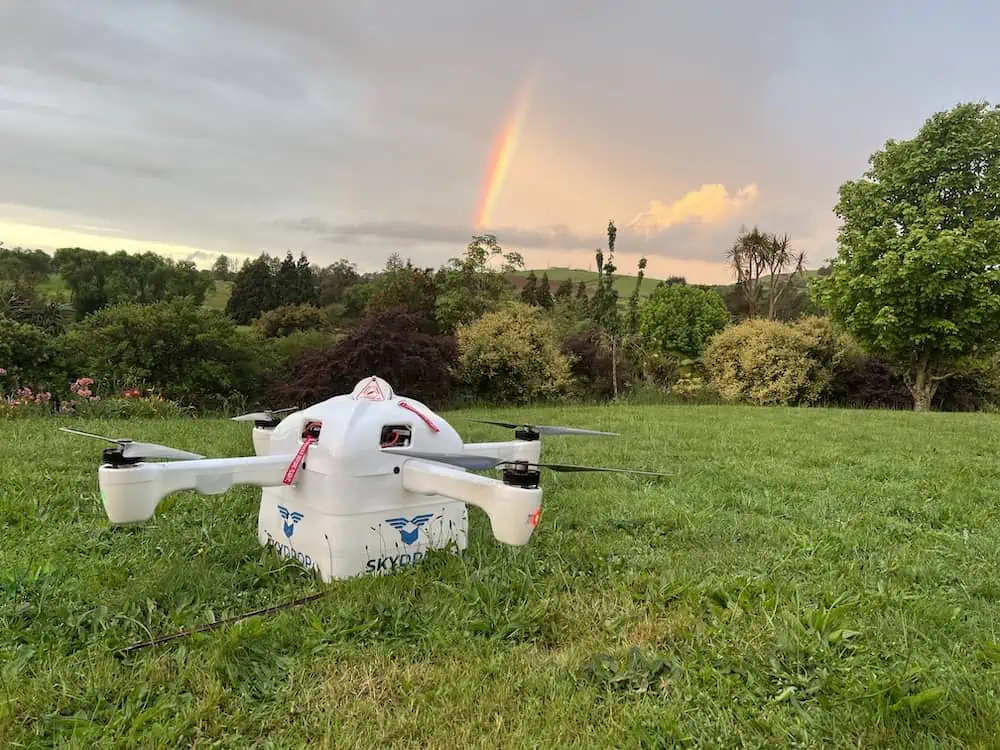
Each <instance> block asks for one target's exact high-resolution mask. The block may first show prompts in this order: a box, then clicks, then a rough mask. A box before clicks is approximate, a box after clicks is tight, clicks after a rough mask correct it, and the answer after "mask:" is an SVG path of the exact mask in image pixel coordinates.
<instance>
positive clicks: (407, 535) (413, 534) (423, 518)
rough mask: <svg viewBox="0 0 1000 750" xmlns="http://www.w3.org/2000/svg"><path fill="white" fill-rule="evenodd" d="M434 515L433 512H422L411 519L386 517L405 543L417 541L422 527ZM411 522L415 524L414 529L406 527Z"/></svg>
mask: <svg viewBox="0 0 1000 750" xmlns="http://www.w3.org/2000/svg"><path fill="white" fill-rule="evenodd" d="M433 517H434V514H433V513H421V514H420V515H419V516H414V517H413V518H411V519H409V520H407V519H405V518H387V519H385V522H386V523H387V524H389V525H390V526H392V528H394V529H396V530H397V531H398V532H399V538H400V539H402V540H403V544H413V543H414V542H416V541H417V537H418V536H419V535H420V527H421V526H423V525H424V524H426V523H427V522H428V521H430V520H431V519H432V518H433ZM411 524H412V525H413V526H414V529H413V530H412V531H407V529H406V527H407V526H410V525H411Z"/></svg>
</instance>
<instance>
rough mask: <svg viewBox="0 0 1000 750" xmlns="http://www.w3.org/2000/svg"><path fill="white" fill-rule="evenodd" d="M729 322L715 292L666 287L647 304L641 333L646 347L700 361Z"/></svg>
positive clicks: (653, 295)
mask: <svg viewBox="0 0 1000 750" xmlns="http://www.w3.org/2000/svg"><path fill="white" fill-rule="evenodd" d="M729 319H730V318H729V311H728V310H727V309H726V305H725V303H724V302H723V301H722V297H720V296H719V295H718V294H716V293H715V292H710V291H708V290H707V289H699V288H698V287H696V286H687V285H681V284H671V285H669V286H667V285H666V284H664V285H663V286H658V287H657V288H656V289H654V290H653V293H652V294H650V295H649V297H648V298H647V299H646V301H645V302H644V303H643V305H642V309H641V310H640V313H639V332H640V335H641V336H642V338H643V341H645V342H646V345H647V346H648V347H651V348H655V349H657V350H658V351H659V352H662V353H673V354H682V355H685V356H687V357H692V358H697V357H700V356H701V353H702V352H703V351H704V349H705V346H706V345H707V344H708V342H709V340H710V339H711V338H712V337H713V336H714V335H715V334H716V333H718V332H719V331H721V330H722V329H723V328H725V327H726V324H727V323H729Z"/></svg>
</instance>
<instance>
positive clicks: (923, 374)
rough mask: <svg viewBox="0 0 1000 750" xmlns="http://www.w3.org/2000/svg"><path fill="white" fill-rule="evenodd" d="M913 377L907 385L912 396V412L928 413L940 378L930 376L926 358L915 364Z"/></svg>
mask: <svg viewBox="0 0 1000 750" xmlns="http://www.w3.org/2000/svg"><path fill="white" fill-rule="evenodd" d="M914 375H915V376H916V377H915V378H914V379H913V383H912V384H910V385H909V388H910V394H911V395H912V396H913V411H930V410H931V402H932V401H933V400H934V394H935V393H937V389H938V385H939V384H940V382H941V378H935V377H932V376H931V372H930V367H929V366H928V362H927V358H926V357H922V358H921V360H920V361H919V362H918V363H917V367H916V372H915V373H914Z"/></svg>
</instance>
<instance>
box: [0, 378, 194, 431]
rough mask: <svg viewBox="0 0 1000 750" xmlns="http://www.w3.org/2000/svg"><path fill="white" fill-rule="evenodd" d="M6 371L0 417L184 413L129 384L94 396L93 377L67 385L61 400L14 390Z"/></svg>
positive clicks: (107, 387) (0, 382)
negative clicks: (66, 390) (55, 414)
mask: <svg viewBox="0 0 1000 750" xmlns="http://www.w3.org/2000/svg"><path fill="white" fill-rule="evenodd" d="M9 379H10V378H9V375H8V372H7V370H6V368H3V367H0V418H2V417H30V416H40V415H45V414H52V413H53V412H58V413H59V414H62V415H67V416H69V415H75V416H86V417H92V418H118V419H129V418H142V417H146V418H149V417H177V416H183V415H184V414H185V410H184V408H183V407H181V406H180V405H179V404H177V403H175V402H173V401H170V400H168V399H165V398H163V396H162V395H161V394H159V393H157V392H154V391H150V390H149V389H146V388H143V387H140V386H135V385H129V386H127V387H124V388H122V387H118V386H112V385H110V384H106V385H104V387H103V388H100V390H101V393H102V394H103V395H101V394H99V393H98V390H99V389H98V384H97V382H96V381H95V380H94V378H90V377H80V378H77V379H76V380H74V381H73V382H72V383H70V385H69V388H68V392H66V393H65V398H61V399H60V398H58V397H57V396H56V395H54V394H53V393H52V392H51V391H39V392H35V391H34V390H33V389H31V388H29V387H27V386H20V387H18V386H17V385H16V384H15V383H13V382H10V383H8V382H5V381H7V380H9Z"/></svg>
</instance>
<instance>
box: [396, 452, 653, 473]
mask: <svg viewBox="0 0 1000 750" xmlns="http://www.w3.org/2000/svg"><path fill="white" fill-rule="evenodd" d="M383 450H384V451H385V452H386V453H397V454H399V455H404V456H409V457H410V458H419V459H422V460H424V461H437V462H439V463H443V464H451V465H452V466H458V467H460V468H463V469H469V470H471V471H476V470H480V471H482V470H486V469H498V468H500V467H501V466H511V467H514V468H518V467H523V468H539V469H549V470H551V471H560V472H577V471H606V472H613V473H616V474H643V475H646V476H654V477H668V476H672V475H670V474H665V473H663V472H661V471H643V470H640V469H616V468H606V467H601V466H574V465H572V464H538V463H534V462H533V461H509V460H507V459H505V458H494V457H493V456H476V455H473V454H469V453H420V452H416V451H411V450H409V449H406V448H402V449H398V450H394V449H392V448H384V449H383Z"/></svg>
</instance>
